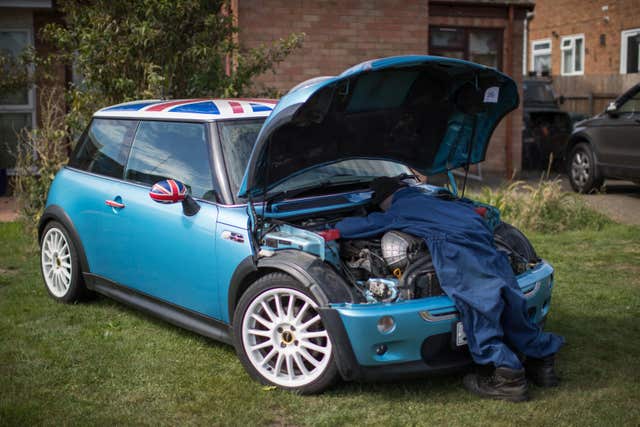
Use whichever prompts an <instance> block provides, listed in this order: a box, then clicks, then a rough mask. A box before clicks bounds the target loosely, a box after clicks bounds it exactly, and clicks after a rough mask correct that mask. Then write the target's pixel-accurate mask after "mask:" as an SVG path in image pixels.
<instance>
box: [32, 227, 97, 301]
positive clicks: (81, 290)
mask: <svg viewBox="0 0 640 427" xmlns="http://www.w3.org/2000/svg"><path fill="white" fill-rule="evenodd" d="M40 271H41V272H42V278H43V279H44V284H45V287H46V289H47V292H48V293H49V295H51V297H52V298H53V299H55V300H56V301H59V302H63V303H73V302H76V301H78V300H80V299H81V298H82V297H83V296H84V295H85V293H86V288H85V286H84V281H83V279H82V272H81V269H80V262H79V261H78V252H77V250H76V247H75V245H74V243H73V240H72V239H71V237H70V236H69V233H68V232H67V230H66V228H65V227H64V226H63V225H62V224H60V223H59V222H57V221H51V222H49V223H48V224H47V225H46V226H45V228H44V231H43V232H42V239H41V240H40Z"/></svg>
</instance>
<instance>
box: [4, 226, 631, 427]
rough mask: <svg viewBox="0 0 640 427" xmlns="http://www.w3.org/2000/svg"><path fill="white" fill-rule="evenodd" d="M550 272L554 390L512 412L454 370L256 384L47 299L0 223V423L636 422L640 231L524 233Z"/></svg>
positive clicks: (130, 318)
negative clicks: (304, 384) (557, 382)
mask: <svg viewBox="0 0 640 427" xmlns="http://www.w3.org/2000/svg"><path fill="white" fill-rule="evenodd" d="M531 237H532V238H533V241H534V243H535V245H536V248H537V249H538V252H539V253H540V254H541V255H542V256H544V257H545V258H547V259H548V260H550V261H551V262H552V263H553V264H554V265H555V267H556V270H557V275H556V278H557V280H556V288H555V295H554V299H553V303H552V312H551V313H552V314H551V315H550V317H549V321H548V323H547V324H548V327H549V328H550V329H552V330H554V331H556V332H558V333H560V334H563V335H564V336H565V337H566V339H567V342H568V345H567V346H566V347H565V348H564V349H563V350H562V351H561V353H560V357H559V371H560V373H561V374H562V377H563V382H562V385H561V386H560V387H559V388H557V389H552V390H549V391H547V390H543V389H539V388H532V389H531V395H532V398H533V399H532V401H531V402H527V403H524V404H510V403H505V402H497V401H486V400H480V399H478V398H476V397H474V396H471V395H469V394H467V393H466V392H465V391H464V390H463V389H462V386H461V376H460V375H451V376H444V377H435V378H430V379H423V380H415V381H410V382H399V383H392V384H340V385H338V386H336V387H335V388H334V389H332V390H331V391H329V392H327V393H325V394H323V395H321V396H311V397H303V396H298V395H294V394H291V393H286V392H281V391H278V390H273V389H270V388H264V387H262V386H260V385H259V384H257V383H255V382H253V381H252V380H251V379H249V377H248V376H247V374H245V372H244V371H243V369H242V367H241V366H240V363H239V362H238V360H237V359H236V356H235V353H234V351H233V349H232V348H231V347H228V346H226V345H222V344H219V343H216V342H213V341H210V340H208V339H204V338H201V337H199V336H197V335H194V334H192V333H189V332H186V331H183V330H180V329H178V328H175V327H173V326H170V325H168V324H165V323H162V322H160V321H157V320H155V319H153V318H151V317H148V316H145V315H142V314H139V313H137V312H135V311H133V310H130V309H128V308H126V307H124V306H121V305H118V304H116V303H114V302H111V301H109V300H107V299H105V298H97V299H96V300H95V301H92V302H90V303H86V304H78V305H62V304H57V303H55V302H54V301H52V300H51V299H50V298H49V297H48V296H47V293H46V291H45V289H44V285H43V283H42V280H41V277H40V272H39V268H38V259H37V255H36V254H35V253H34V252H29V250H28V249H27V248H28V241H27V239H26V238H25V237H24V236H23V235H22V232H21V229H20V227H19V226H18V224H16V223H9V224H0V425H25V426H26V425H33V424H55V425H60V424H82V425H103V424H154V425H155V424H169V425H182V424H205V425H246V426H248V425H257V424H260V425H265V424H266V425H307V424H309V425H311V424H313V425H336V424H351V425H362V424H365V423H366V424H379V425H415V424H424V425H427V424H429V425H452V424H457V425H463V424H482V425H507V424H515V423H518V424H525V423H526V424H527V425H552V424H553V425H556V424H559V425H585V424H586V425H638V424H640V321H639V319H640V228H632V227H626V226H622V225H610V226H607V227H606V228H605V229H604V230H602V231H599V232H567V233H562V234H556V235H543V234H538V235H533V236H531Z"/></svg>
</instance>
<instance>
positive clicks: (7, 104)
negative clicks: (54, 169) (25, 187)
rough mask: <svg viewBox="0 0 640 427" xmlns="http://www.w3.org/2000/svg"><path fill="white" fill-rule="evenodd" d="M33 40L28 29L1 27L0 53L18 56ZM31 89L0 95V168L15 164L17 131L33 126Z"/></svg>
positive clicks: (32, 94)
mask: <svg viewBox="0 0 640 427" xmlns="http://www.w3.org/2000/svg"><path fill="white" fill-rule="evenodd" d="M32 43H33V34H32V32H31V30H28V29H23V30H22V29H21V30H16V29H11V30H9V29H0V53H2V54H3V55H7V56H12V57H14V58H17V57H18V56H19V55H20V53H21V52H22V51H23V50H24V49H25V48H26V47H28V46H30V45H32ZM34 121H35V115H34V91H33V89H30V88H27V87H24V88H21V89H18V90H16V91H15V92H13V93H8V94H4V95H2V96H0V169H4V168H6V169H9V170H10V172H13V170H12V168H13V167H14V166H15V157H14V156H15V153H16V150H17V144H18V135H17V134H18V132H20V131H21V130H22V129H23V128H25V127H26V128H32V127H33V126H34Z"/></svg>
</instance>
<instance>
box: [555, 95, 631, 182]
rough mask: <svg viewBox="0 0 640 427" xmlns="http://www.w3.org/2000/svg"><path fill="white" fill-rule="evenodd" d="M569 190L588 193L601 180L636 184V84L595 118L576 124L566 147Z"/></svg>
mask: <svg viewBox="0 0 640 427" xmlns="http://www.w3.org/2000/svg"><path fill="white" fill-rule="evenodd" d="M567 173H568V175H569V182H570V183H571V187H573V189H574V190H575V191H577V192H578V193H589V192H591V191H593V190H596V189H598V188H600V187H601V186H602V183H603V182H604V179H605V178H614V179H628V180H631V181H634V182H635V183H636V184H640V83H639V84H637V85H635V86H634V87H632V88H631V89H629V90H628V91H627V92H625V93H624V94H623V95H622V96H621V97H619V98H618V99H616V100H615V101H614V102H612V103H611V104H609V106H608V107H607V109H606V110H605V111H604V112H603V113H600V114H598V115H597V116H595V117H593V118H591V119H589V120H585V121H582V122H579V123H577V124H576V127H575V129H574V131H573V133H572V134H571V137H570V139H569V145H568V146H567Z"/></svg>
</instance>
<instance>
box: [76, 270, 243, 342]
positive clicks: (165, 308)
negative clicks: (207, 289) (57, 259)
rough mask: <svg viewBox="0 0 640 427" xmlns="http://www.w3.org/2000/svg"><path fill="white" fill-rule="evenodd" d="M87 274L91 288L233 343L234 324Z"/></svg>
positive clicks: (145, 310) (215, 338)
mask: <svg viewBox="0 0 640 427" xmlns="http://www.w3.org/2000/svg"><path fill="white" fill-rule="evenodd" d="M83 276H84V280H85V283H86V285H87V288H89V289H91V290H92V291H95V292H98V293H100V294H102V295H104V296H107V297H109V298H112V299H114V300H116V301H119V302H121V303H124V304H127V305H129V306H132V307H134V308H137V309H139V310H140V311H142V312H144V313H147V314H150V315H152V316H155V317H158V318H160V319H162V320H164V321H166V322H169V323H171V324H174V325H176V326H179V327H181V328H184V329H188V330H190V331H192V332H195V333H197V334H199V335H203V336H205V337H208V338H213V339H214V340H217V341H222V342H224V343H226V344H232V338H231V330H230V327H229V325H227V324H226V323H224V322H221V321H219V320H216V319H213V318H211V317H208V316H204V315H202V314H200V313H196V312H194V311H191V310H187V309H185V308H182V307H178V306H176V305H173V304H171V303H168V302H165V301H161V300H159V299H156V298H154V297H152V296H149V295H146V294H144V293H141V292H138V291H136V290H134V289H131V288H128V287H126V286H122V285H119V284H118V283H115V282H112V281H111V280H108V279H105V278H104V277H101V276H98V275H95V274H92V273H83Z"/></svg>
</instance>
